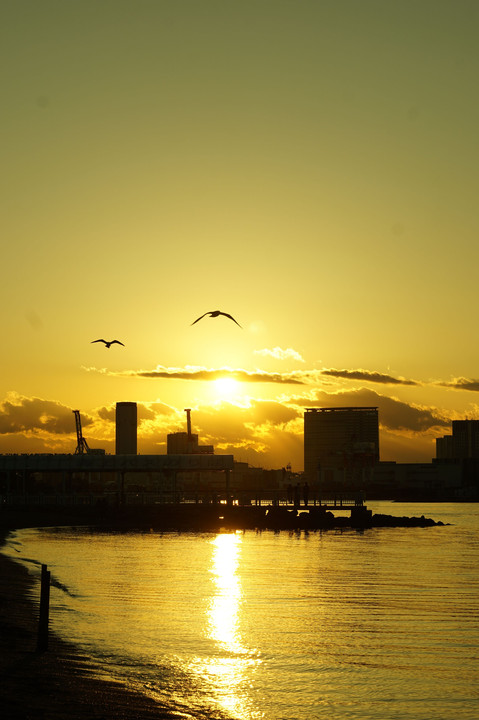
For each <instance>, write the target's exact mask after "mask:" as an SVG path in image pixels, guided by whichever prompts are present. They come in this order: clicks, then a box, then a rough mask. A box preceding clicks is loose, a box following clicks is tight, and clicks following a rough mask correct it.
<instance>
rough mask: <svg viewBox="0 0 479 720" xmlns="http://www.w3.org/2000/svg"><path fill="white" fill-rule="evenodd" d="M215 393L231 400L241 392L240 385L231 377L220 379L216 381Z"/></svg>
mask: <svg viewBox="0 0 479 720" xmlns="http://www.w3.org/2000/svg"><path fill="white" fill-rule="evenodd" d="M214 387H215V393H216V395H217V396H218V397H220V398H222V399H231V398H232V397H233V396H234V395H237V394H238V392H239V387H240V383H239V382H238V380H235V379H234V378H230V377H222V378H218V380H215V381H214Z"/></svg>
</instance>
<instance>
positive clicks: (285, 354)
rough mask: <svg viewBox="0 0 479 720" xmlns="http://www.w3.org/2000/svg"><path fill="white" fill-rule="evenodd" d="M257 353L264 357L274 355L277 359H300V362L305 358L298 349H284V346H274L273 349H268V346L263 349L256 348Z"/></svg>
mask: <svg viewBox="0 0 479 720" xmlns="http://www.w3.org/2000/svg"><path fill="white" fill-rule="evenodd" d="M254 353H255V355H262V356H263V357H268V356H269V357H272V358H275V359H276V360H288V359H292V360H298V361H299V362H303V363H304V359H303V358H302V357H301V355H300V354H299V353H298V352H296V350H293V348H286V350H283V348H280V347H274V348H272V349H271V350H268V348H264V349H263V350H255V351H254Z"/></svg>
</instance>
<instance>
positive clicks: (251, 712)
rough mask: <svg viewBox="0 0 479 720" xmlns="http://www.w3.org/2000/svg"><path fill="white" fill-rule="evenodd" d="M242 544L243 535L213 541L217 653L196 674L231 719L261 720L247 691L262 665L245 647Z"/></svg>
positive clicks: (212, 617) (212, 626)
mask: <svg viewBox="0 0 479 720" xmlns="http://www.w3.org/2000/svg"><path fill="white" fill-rule="evenodd" d="M241 543H242V535H241V534H240V533H236V534H234V533H231V534H220V535H217V536H216V537H215V538H214V539H213V540H212V541H211V544H212V548H213V555H212V559H211V569H210V572H211V575H212V579H213V594H212V597H211V599H210V602H209V606H208V610H207V625H206V635H207V637H208V639H210V640H212V641H213V642H214V643H215V646H216V651H215V652H214V653H212V654H211V655H210V656H209V657H208V658H202V659H201V661H200V663H201V664H200V665H199V666H198V667H197V668H196V671H197V672H199V673H200V674H201V675H202V676H203V677H204V678H205V679H206V680H207V681H208V683H209V684H210V687H211V689H212V693H213V695H214V697H215V699H216V701H218V702H219V703H220V705H221V707H222V709H223V710H226V711H227V712H228V713H229V715H230V716H232V717H235V718H237V719H238V720H256V719H258V720H259V718H261V717H263V713H262V712H259V711H258V710H257V709H255V708H254V705H253V703H252V700H251V698H250V697H249V694H248V688H249V686H250V684H251V673H252V670H253V668H254V666H257V665H258V664H259V663H260V662H261V661H260V659H259V657H258V653H257V652H256V651H255V650H253V649H251V648H248V647H246V645H245V644H244V642H243V640H242V637H241V629H240V611H241V603H242V589H241V581H240V578H239V576H238V572H237V571H238V563H239V558H240V554H241ZM198 660H199V658H198Z"/></svg>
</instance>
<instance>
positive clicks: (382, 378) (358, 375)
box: [321, 368, 421, 385]
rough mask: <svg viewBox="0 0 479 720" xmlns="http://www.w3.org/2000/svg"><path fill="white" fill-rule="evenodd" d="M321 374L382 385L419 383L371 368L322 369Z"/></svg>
mask: <svg viewBox="0 0 479 720" xmlns="http://www.w3.org/2000/svg"><path fill="white" fill-rule="evenodd" d="M321 374H322V375H328V376H330V377H336V378H343V379H345V380H362V381H364V382H373V383H381V384H383V385H420V384H421V383H419V382H417V381H416V380H406V379H405V378H401V377H399V378H395V377H393V376H392V375H384V374H383V373H379V372H376V371H371V370H361V369H360V370H334V369H333V368H331V369H330V370H322V371H321Z"/></svg>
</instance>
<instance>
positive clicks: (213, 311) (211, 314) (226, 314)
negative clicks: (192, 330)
mask: <svg viewBox="0 0 479 720" xmlns="http://www.w3.org/2000/svg"><path fill="white" fill-rule="evenodd" d="M206 315H209V316H210V317H213V318H215V317H218V315H224V316H225V317H227V318H229V319H230V320H232V321H233V322H234V323H236V324H237V326H238V327H241V325H240V324H239V322H237V321H236V320H235V319H234V317H233V316H232V315H230V314H229V313H225V312H221V310H211V311H210V312H205V313H204V314H203V315H200V317H199V318H196V320H195V322H192V323H191V324H192V325H194V324H195V323H197V322H198V320H201V319H202V318H204V317H206Z"/></svg>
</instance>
